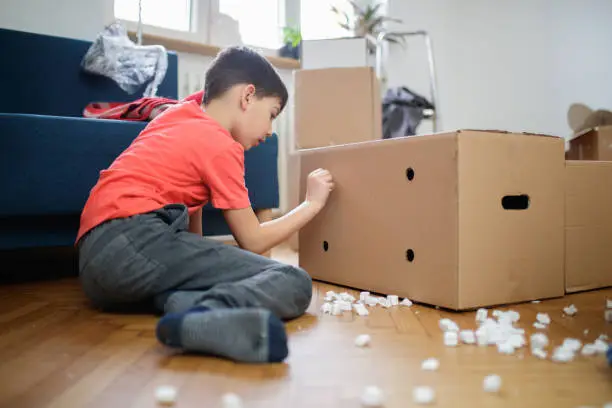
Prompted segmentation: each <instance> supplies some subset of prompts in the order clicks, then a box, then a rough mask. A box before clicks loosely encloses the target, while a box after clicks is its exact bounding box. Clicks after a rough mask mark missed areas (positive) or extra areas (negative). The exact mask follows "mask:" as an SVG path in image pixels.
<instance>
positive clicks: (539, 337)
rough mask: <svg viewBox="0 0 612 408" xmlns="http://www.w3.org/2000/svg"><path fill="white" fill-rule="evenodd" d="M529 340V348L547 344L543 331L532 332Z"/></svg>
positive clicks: (546, 337) (541, 346)
mask: <svg viewBox="0 0 612 408" xmlns="http://www.w3.org/2000/svg"><path fill="white" fill-rule="evenodd" d="M529 340H530V341H531V348H544V347H546V346H548V336H546V335H545V334H544V333H535V334H532V335H531V337H530V339H529Z"/></svg>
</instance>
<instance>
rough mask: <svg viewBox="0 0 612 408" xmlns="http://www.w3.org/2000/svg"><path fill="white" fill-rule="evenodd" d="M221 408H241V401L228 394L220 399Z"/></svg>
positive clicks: (234, 395) (236, 396) (235, 396)
mask: <svg viewBox="0 0 612 408" xmlns="http://www.w3.org/2000/svg"><path fill="white" fill-rule="evenodd" d="M221 405H222V407H223V408H242V406H243V405H242V399H241V398H240V397H239V396H238V395H237V394H234V393H231V392H228V393H227V394H224V395H223V397H221Z"/></svg>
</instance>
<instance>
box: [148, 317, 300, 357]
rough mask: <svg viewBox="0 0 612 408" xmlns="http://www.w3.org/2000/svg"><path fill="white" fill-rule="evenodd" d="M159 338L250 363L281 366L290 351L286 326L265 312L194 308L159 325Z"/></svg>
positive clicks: (194, 350)
mask: <svg viewBox="0 0 612 408" xmlns="http://www.w3.org/2000/svg"><path fill="white" fill-rule="evenodd" d="M156 334H157V339H158V340H159V341H160V342H161V343H163V344H165V345H167V346H170V347H176V348H182V349H184V350H185V351H188V352H198V353H205V354H212V355H217V356H220V357H226V358H229V359H231V360H236V361H241V362H248V363H278V362H281V361H283V360H284V359H285V358H286V357H287V355H288V354H289V351H288V349H287V335H286V333H285V326H284V325H283V322H281V321H280V320H279V319H278V318H277V317H276V316H275V315H273V314H272V313H270V312H269V311H268V310H265V309H208V308H205V307H201V306H200V307H195V308H192V309H189V310H187V311H186V312H180V313H169V314H167V315H165V316H164V317H162V318H161V319H160V320H159V322H158V323H157V331H156Z"/></svg>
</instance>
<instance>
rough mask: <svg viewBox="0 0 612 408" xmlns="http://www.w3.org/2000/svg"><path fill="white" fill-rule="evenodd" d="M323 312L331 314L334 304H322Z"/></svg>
mask: <svg viewBox="0 0 612 408" xmlns="http://www.w3.org/2000/svg"><path fill="white" fill-rule="evenodd" d="M321 312H323V313H325V314H331V312H332V304H331V303H329V302H325V303H323V304H322V305H321Z"/></svg>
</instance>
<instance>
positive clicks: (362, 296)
mask: <svg viewBox="0 0 612 408" xmlns="http://www.w3.org/2000/svg"><path fill="white" fill-rule="evenodd" d="M369 297H370V292H361V293H359V300H361V301H363V302H366V301H367V300H368V298H369Z"/></svg>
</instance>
